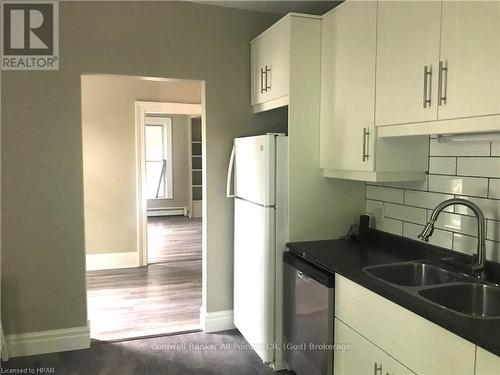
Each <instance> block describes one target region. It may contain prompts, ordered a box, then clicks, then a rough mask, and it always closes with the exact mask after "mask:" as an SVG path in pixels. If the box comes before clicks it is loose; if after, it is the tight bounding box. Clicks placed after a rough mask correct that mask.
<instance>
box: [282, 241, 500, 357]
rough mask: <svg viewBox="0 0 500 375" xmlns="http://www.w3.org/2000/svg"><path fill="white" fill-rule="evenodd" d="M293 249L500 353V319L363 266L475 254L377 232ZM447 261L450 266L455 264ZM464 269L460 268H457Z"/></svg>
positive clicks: (494, 271)
mask: <svg viewBox="0 0 500 375" xmlns="http://www.w3.org/2000/svg"><path fill="white" fill-rule="evenodd" d="M287 247H288V248H289V249H290V251H291V252H292V253H294V254H296V255H299V256H300V257H302V258H304V259H306V260H308V261H309V262H311V263H314V264H315V265H317V266H319V267H321V268H323V269H324V270H326V271H328V272H330V273H332V274H335V273H338V274H339V275H342V276H344V277H346V278H347V279H349V280H351V281H354V282H355V283H357V284H359V285H361V286H363V287H365V288H367V289H369V290H371V291H373V292H375V293H377V294H379V295H380V296H382V297H384V298H387V299H388V300H390V301H392V302H395V303H397V304H398V305H400V306H402V307H404V308H406V309H408V310H410V311H412V312H414V313H415V314H418V315H420V316H422V317H424V318H425V319H427V320H429V321H431V322H433V323H435V324H437V325H439V326H441V327H443V328H445V329H447V330H449V331H451V332H453V333H455V334H456V335H458V336H460V337H463V338H464V339H466V340H468V341H470V342H473V343H475V344H477V345H479V346H480V347H482V348H484V349H486V350H488V351H490V352H492V353H494V354H496V355H498V356H500V319H477V318H471V317H466V316H462V315H459V314H456V313H454V312H452V311H449V310H446V309H444V308H442V307H440V306H437V305H434V304H432V303H431V302H428V301H426V300H423V299H422V298H419V297H417V296H415V295H412V294H410V293H408V292H406V291H404V290H402V289H399V288H397V287H395V286H392V285H390V284H387V283H385V282H383V281H380V280H378V279H376V278H374V277H372V276H370V275H368V274H367V273H366V272H365V271H363V268H364V267H367V266H372V265H378V264H387V263H394V262H403V261H410V260H432V261H436V262H440V260H441V259H442V258H446V257H450V256H453V257H454V259H455V260H457V261H458V262H459V263H463V264H467V262H469V263H470V257H468V256H466V255H462V254H458V253H456V252H451V251H449V250H446V249H443V248H439V247H435V246H432V245H428V244H425V243H423V242H421V241H413V240H410V239H406V238H403V237H399V236H392V235H388V234H385V233H382V232H377V231H372V232H371V234H370V239H369V240H368V241H366V242H356V241H354V240H348V239H345V240H323V241H306V242H291V243H288V244H287ZM454 267H456V266H454V265H447V268H452V269H453V268H454ZM459 269H460V268H458V267H456V270H459ZM487 273H488V274H489V275H491V277H492V278H493V279H494V280H498V279H499V278H500V266H499V265H497V264H494V263H488V264H487Z"/></svg>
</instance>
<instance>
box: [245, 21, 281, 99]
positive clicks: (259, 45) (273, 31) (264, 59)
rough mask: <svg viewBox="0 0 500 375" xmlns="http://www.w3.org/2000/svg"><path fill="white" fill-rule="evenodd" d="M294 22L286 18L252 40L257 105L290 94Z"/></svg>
mask: <svg viewBox="0 0 500 375" xmlns="http://www.w3.org/2000/svg"><path fill="white" fill-rule="evenodd" d="M290 22H291V21H290V16H286V17H284V18H282V19H281V20H280V21H278V22H277V23H276V24H274V25H273V26H271V28H269V29H267V30H266V31H265V32H264V33H263V34H261V35H259V36H258V37H257V38H255V39H254V40H253V41H252V42H251V59H252V60H251V65H252V68H251V69H252V88H251V90H252V95H251V96H252V97H251V104H252V105H254V106H255V105H258V104H262V103H266V102H269V101H272V100H275V99H279V98H283V97H287V96H288V91H289V81H290V77H289V73H290V27H291V23H290Z"/></svg>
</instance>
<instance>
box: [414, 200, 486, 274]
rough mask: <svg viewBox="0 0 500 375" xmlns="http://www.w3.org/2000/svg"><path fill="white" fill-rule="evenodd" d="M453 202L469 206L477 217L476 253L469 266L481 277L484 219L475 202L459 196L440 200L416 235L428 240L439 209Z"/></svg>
mask: <svg viewBox="0 0 500 375" xmlns="http://www.w3.org/2000/svg"><path fill="white" fill-rule="evenodd" d="M455 204H461V205H463V206H466V207H468V208H470V209H471V210H472V212H474V214H475V215H476V217H477V237H478V238H477V254H474V256H473V258H472V264H471V267H472V274H473V276H474V277H477V278H479V279H483V278H484V261H485V254H486V235H485V230H486V221H485V220H484V215H483V212H482V211H481V209H480V208H479V207H478V206H477V205H476V204H474V203H472V202H471V201H468V200H466V199H459V198H452V199H448V200H445V201H443V202H441V203H440V204H438V205H437V206H436V208H435V209H434V211H432V214H431V218H430V219H429V221H428V222H427V224H426V225H425V228H424V229H423V230H422V233H420V234H419V235H418V238H419V239H421V240H423V241H425V242H429V237H430V236H432V233H433V232H434V223H435V222H436V220H437V218H438V216H439V214H440V213H441V211H443V210H444V209H445V208H446V207H448V206H452V205H455Z"/></svg>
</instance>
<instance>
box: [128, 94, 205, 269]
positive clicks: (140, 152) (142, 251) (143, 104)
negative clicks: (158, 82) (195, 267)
mask: <svg viewBox="0 0 500 375" xmlns="http://www.w3.org/2000/svg"><path fill="white" fill-rule="evenodd" d="M203 112H204V111H203V106H202V104H189V103H174V102H169V103H167V102H147V101H136V102H135V132H136V135H135V139H136V147H135V151H136V186H137V189H136V191H137V195H136V201H137V249H138V252H139V266H147V265H148V246H147V199H146V197H145V194H144V189H145V186H146V168H145V165H146V164H145V163H146V154H145V137H144V131H145V118H146V116H147V115H166V116H167V115H201V116H203V115H204V113H203Z"/></svg>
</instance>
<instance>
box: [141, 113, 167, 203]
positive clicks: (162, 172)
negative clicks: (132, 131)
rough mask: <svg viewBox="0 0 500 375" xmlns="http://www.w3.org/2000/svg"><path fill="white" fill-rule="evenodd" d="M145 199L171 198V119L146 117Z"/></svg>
mask: <svg viewBox="0 0 500 375" xmlns="http://www.w3.org/2000/svg"><path fill="white" fill-rule="evenodd" d="M145 138H146V198H147V199H156V198H169V199H171V198H173V194H172V119H171V118H170V117H152V116H146V134H145Z"/></svg>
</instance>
